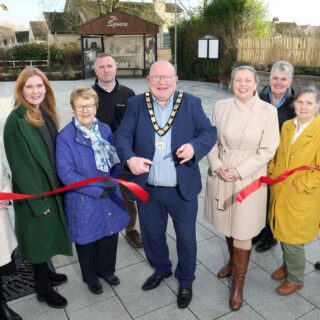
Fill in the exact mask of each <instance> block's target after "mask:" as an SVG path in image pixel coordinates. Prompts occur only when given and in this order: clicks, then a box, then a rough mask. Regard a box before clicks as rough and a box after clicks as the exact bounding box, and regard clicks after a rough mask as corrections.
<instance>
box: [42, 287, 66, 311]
mask: <svg viewBox="0 0 320 320" xmlns="http://www.w3.org/2000/svg"><path fill="white" fill-rule="evenodd" d="M36 293H37V299H38V301H39V302H45V303H46V304H47V305H48V306H49V307H51V308H56V309H62V308H65V307H66V306H67V304H68V301H67V299H66V298H64V297H63V296H62V295H61V294H59V293H57V292H56V291H55V290H53V288H52V287H51V286H46V287H39V286H37V285H36Z"/></svg>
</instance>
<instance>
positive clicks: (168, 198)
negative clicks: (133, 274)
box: [115, 61, 216, 308]
mask: <svg viewBox="0 0 320 320" xmlns="http://www.w3.org/2000/svg"><path fill="white" fill-rule="evenodd" d="M147 80H148V85H149V92H146V93H145V94H140V95H137V96H135V97H132V98H130V99H129V100H128V104H127V109H126V112H125V115H124V117H123V120H122V122H121V125H120V127H119V129H118V131H117V132H116V135H115V146H116V148H117V152H118V155H119V158H120V160H121V161H122V162H123V163H124V164H126V165H127V166H128V168H129V169H130V172H131V175H130V177H129V179H130V180H131V181H132V182H135V183H137V184H139V185H140V186H141V187H143V188H144V189H145V190H146V191H147V192H148V193H149V194H150V198H149V200H148V201H147V202H145V203H144V202H142V201H138V209H139V221H140V229H141V236H142V240H143V246H144V250H145V253H146V257H147V259H148V261H149V263H150V265H151V266H152V267H153V268H154V269H155V271H154V273H153V274H152V275H151V276H150V277H149V278H148V279H147V280H146V282H145V283H144V284H143V286H142V289H143V290H152V289H154V288H156V287H158V286H159V285H160V283H161V282H162V280H163V279H164V278H168V277H170V276H171V275H172V271H171V268H172V263H171V261H170V259H169V249H168V245H167V242H166V230H167V223H168V214H169V215H170V216H171V218H172V221H173V225H174V229H175V232H176V239H177V253H178V265H177V267H176V270H175V277H176V278H177V279H178V281H179V292H178V299H177V303H178V306H179V307H180V308H185V307H187V306H188V305H189V303H190V301H191V299H192V282H193V280H194V279H195V267H196V255H197V245H196V230H195V229H196V216H197V211H198V199H197V196H198V194H199V193H200V191H201V177H200V170H199V166H198V162H199V160H200V159H201V158H202V157H204V156H205V155H206V154H207V153H208V152H209V151H210V150H211V148H212V147H213V145H214V144H215V142H216V128H215V127H213V126H212V125H211V124H210V121H209V120H208V118H207V117H206V115H205V113H204V111H203V108H202V106H201V101H200V99H199V98H197V97H194V96H192V95H190V94H188V93H184V92H177V91H176V87H177V81H178V77H177V75H176V74H175V70H174V67H173V66H172V64H170V63H169V62H167V61H157V62H155V63H154V64H153V65H152V66H151V68H150V73H149V75H148V77H147Z"/></svg>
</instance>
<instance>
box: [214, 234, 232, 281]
mask: <svg viewBox="0 0 320 320" xmlns="http://www.w3.org/2000/svg"><path fill="white" fill-rule="evenodd" d="M226 241H227V246H228V250H229V255H230V258H229V262H228V263H227V264H226V265H225V266H223V267H222V268H221V269H220V271H219V272H218V274H217V276H218V277H219V278H228V277H230V276H231V274H232V251H233V238H232V237H226Z"/></svg>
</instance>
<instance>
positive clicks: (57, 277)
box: [48, 269, 68, 287]
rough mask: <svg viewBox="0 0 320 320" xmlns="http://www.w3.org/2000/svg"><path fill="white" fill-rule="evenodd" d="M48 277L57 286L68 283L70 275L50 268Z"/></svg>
mask: <svg viewBox="0 0 320 320" xmlns="http://www.w3.org/2000/svg"><path fill="white" fill-rule="evenodd" d="M48 278H49V281H50V284H51V285H52V286H53V287H55V286H59V285H60V284H63V283H66V282H67V281H68V277H67V276H66V275H65V274H63V273H56V272H54V271H51V270H50V269H48Z"/></svg>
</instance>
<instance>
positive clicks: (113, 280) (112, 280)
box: [99, 274, 120, 286]
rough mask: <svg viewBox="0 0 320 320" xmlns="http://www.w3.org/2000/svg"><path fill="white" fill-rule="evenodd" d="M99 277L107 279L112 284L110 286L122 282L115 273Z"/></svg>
mask: <svg viewBox="0 0 320 320" xmlns="http://www.w3.org/2000/svg"><path fill="white" fill-rule="evenodd" d="M99 277H100V278H102V279H104V280H106V281H107V282H108V283H109V284H110V286H117V285H118V284H120V279H119V278H118V277H117V276H115V275H114V274H112V275H110V276H99Z"/></svg>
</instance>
